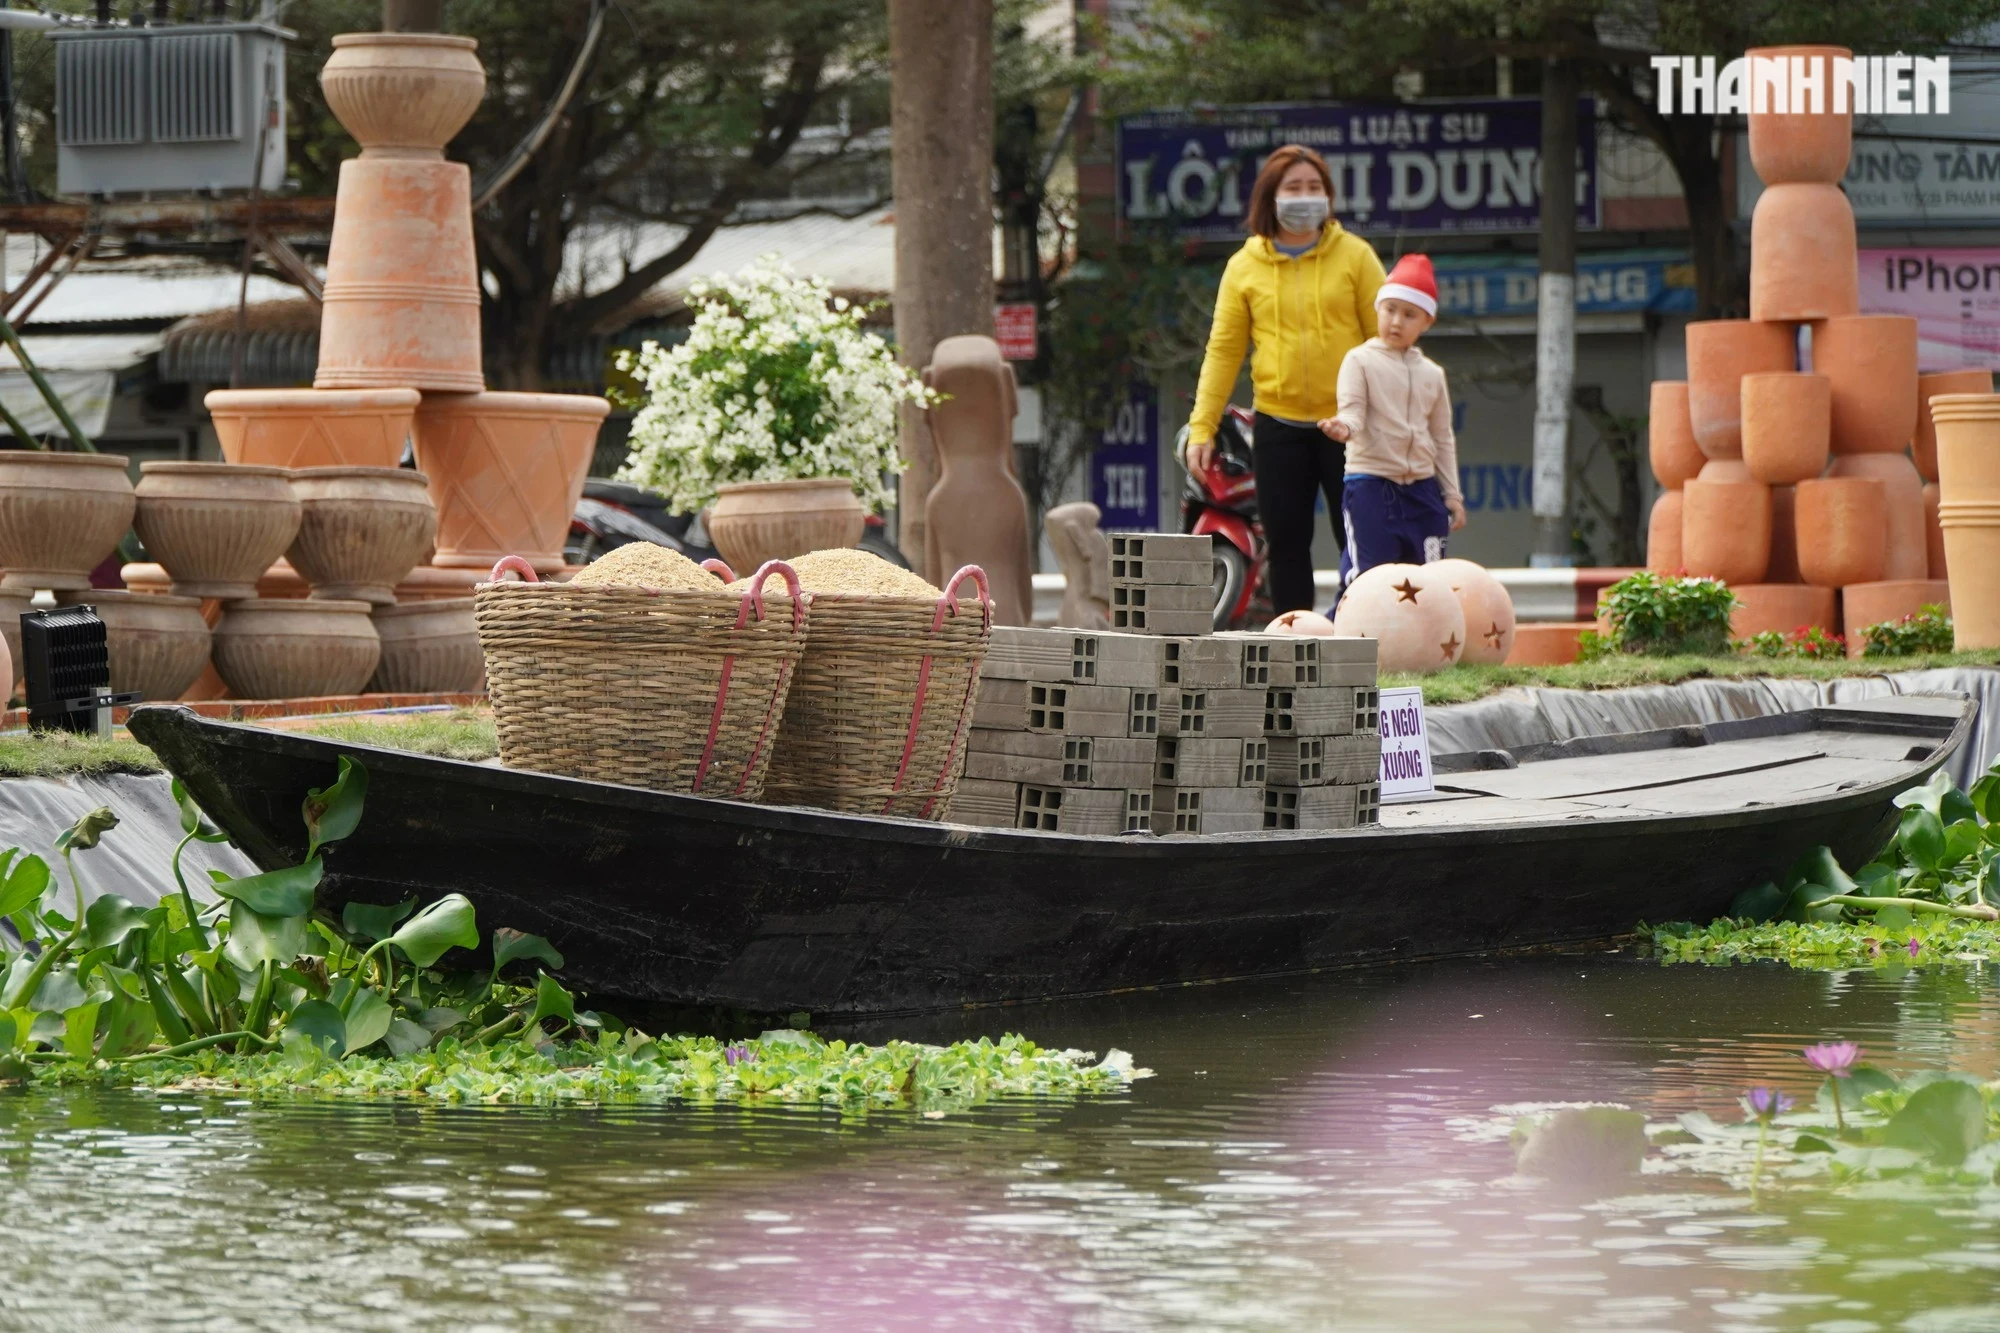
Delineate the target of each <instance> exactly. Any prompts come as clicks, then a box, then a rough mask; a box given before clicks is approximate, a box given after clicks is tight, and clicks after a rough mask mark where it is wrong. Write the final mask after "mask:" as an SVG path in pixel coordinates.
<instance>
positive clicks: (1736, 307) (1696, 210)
mask: <svg viewBox="0 0 2000 1333" xmlns="http://www.w3.org/2000/svg"><path fill="white" fill-rule="evenodd" d="M1712 130H1713V125H1712V123H1710V122H1708V121H1707V120H1706V118H1704V121H1703V124H1702V125H1701V127H1700V128H1699V130H1697V129H1696V128H1695V127H1693V126H1689V127H1687V128H1685V129H1677V131H1676V134H1675V139H1676V142H1675V143H1674V144H1672V145H1670V146H1669V152H1668V156H1669V158H1670V160H1671V161H1672V162H1673V164H1674V172H1675V174H1676V175H1678V176H1679V177H1680V180H1681V198H1682V199H1683V200H1685V201H1686V204H1687V215H1688V248H1689V249H1690V250H1691V251H1692V252H1693V254H1694V284H1695V316H1696V318H1698V319H1726V318H1730V317H1733V316H1739V315H1742V314H1744V313H1745V312H1746V310H1747V307H1748V301H1747V294H1746V293H1745V291H1744V290H1743V274H1742V272H1741V270H1740V268H1739V266H1738V265H1737V262H1736V236H1735V234H1734V232H1732V231H1731V230H1730V220H1731V218H1732V217H1733V216H1734V214H1735V211H1736V210H1735V207H1734V203H1735V201H1734V200H1733V199H1732V198H1731V196H1730V195H1729V194H1728V193H1727V192H1725V191H1724V189H1723V184H1722V163H1721V162H1720V161H1718V160H1717V158H1716V154H1715V151H1714V148H1713V146H1712V143H1713V140H1712V133H1711V132H1712Z"/></svg>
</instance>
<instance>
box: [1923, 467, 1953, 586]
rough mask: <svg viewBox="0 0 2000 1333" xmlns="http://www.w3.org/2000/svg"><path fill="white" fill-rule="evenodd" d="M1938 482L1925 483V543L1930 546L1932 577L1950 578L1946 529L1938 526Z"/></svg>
mask: <svg viewBox="0 0 2000 1333" xmlns="http://www.w3.org/2000/svg"><path fill="white" fill-rule="evenodd" d="M1938 497H1939V491H1938V484H1937V483H1936V482H1934V481H1927V482H1925V483H1924V543H1925V545H1927V546H1928V547H1929V548H1930V571H1931V578H1932V579H1934V580H1935V579H1942V578H1948V577H1949V575H1948V574H1947V572H1946V570H1947V568H1948V565H1947V563H1946V561H1945V555H1944V529H1943V528H1942V527H1940V526H1938Z"/></svg>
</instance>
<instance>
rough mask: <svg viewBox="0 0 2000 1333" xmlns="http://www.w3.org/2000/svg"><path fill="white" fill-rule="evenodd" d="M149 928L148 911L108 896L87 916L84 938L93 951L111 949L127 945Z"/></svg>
mask: <svg viewBox="0 0 2000 1333" xmlns="http://www.w3.org/2000/svg"><path fill="white" fill-rule="evenodd" d="M145 926H146V909H145V908H143V907H140V906H139V905H137V904H136V903H131V902H127V901H126V900H125V899H123V898H121V897H119V896H118V895H117V894H115V893H107V894H105V895H104V896H103V897H101V898H99V899H98V900H97V901H96V902H94V903H92V904H91V905H90V906H89V907H87V908H85V909H84V912H83V933H84V938H85V939H86V940H88V941H89V942H90V947H91V948H93V949H108V948H111V947H114V946H116V945H119V944H123V943H124V942H125V937H126V936H127V935H130V934H131V933H132V932H133V931H135V930H143V929H144V928H145Z"/></svg>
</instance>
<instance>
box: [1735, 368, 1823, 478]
mask: <svg viewBox="0 0 2000 1333" xmlns="http://www.w3.org/2000/svg"><path fill="white" fill-rule="evenodd" d="M1832 412H1833V394H1832V385H1831V384H1830V383H1828V381H1827V378H1826V376H1824V375H1815V374H1811V373H1809V372H1804V371H1765V372H1760V373H1758V374H1755V375H1745V376H1744V377H1743V464H1744V466H1745V467H1747V468H1749V469H1750V475H1751V476H1753V477H1755V478H1756V479H1757V480H1759V481H1762V482H1768V483H1769V484H1771V485H1773V486H1788V485H1790V484H1791V483H1793V482H1795V481H1804V480H1805V479H1806V478H1808V477H1817V476H1818V475H1819V474H1820V473H1821V472H1823V471H1825V470H1826V456H1827V440H1828V438H1829V435H1828V432H1829V430H1830V427H1831V421H1832Z"/></svg>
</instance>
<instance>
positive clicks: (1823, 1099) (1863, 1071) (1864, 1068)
mask: <svg viewBox="0 0 2000 1333" xmlns="http://www.w3.org/2000/svg"><path fill="white" fill-rule="evenodd" d="M1895 1086H1896V1080H1895V1079H1894V1078H1892V1077H1891V1076H1890V1075H1888V1074H1886V1073H1884V1072H1883V1071H1882V1070H1880V1069H1877V1068H1876V1067H1875V1066H1874V1065H1856V1066H1854V1068H1853V1069H1852V1070H1850V1071H1849V1072H1848V1075H1847V1077H1846V1078H1830V1079H1828V1080H1826V1082H1824V1083H1822V1084H1820V1087H1819V1096H1818V1097H1817V1098H1815V1099H1814V1105H1816V1106H1817V1107H1818V1108H1819V1110H1820V1111H1821V1113H1822V1114H1825V1115H1832V1114H1833V1099H1834V1097H1835V1096H1838V1097H1839V1098H1840V1109H1841V1110H1843V1111H1859V1110H1862V1109H1864V1108H1865V1107H1866V1105H1867V1098H1868V1096H1869V1094H1870V1093H1876V1092H1887V1091H1889V1090H1890V1089H1892V1088H1894V1087H1895Z"/></svg>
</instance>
